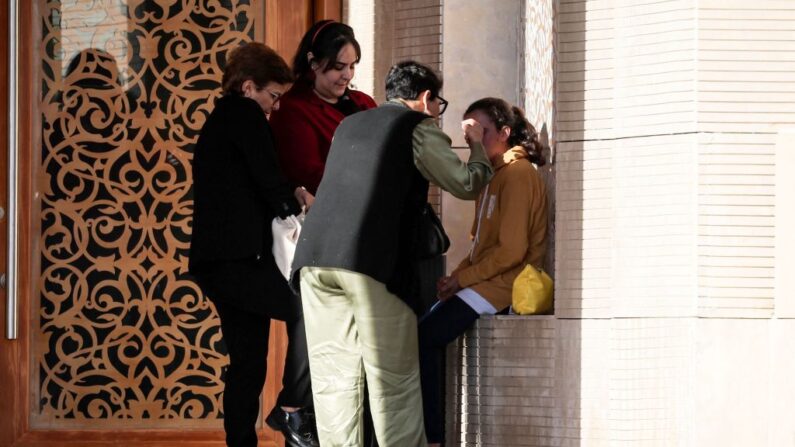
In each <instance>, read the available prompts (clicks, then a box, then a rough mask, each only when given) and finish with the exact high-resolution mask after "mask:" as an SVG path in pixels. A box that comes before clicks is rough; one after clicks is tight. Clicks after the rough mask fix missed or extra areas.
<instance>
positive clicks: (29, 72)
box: [0, 0, 342, 447]
mask: <svg viewBox="0 0 795 447" xmlns="http://www.w3.org/2000/svg"><path fill="white" fill-rule="evenodd" d="M11 1H18V0H0V23H3V24H6V23H8V12H9V4H10V3H9V2H11ZM261 1H262V2H263V4H262V6H263V7H262V8H261V9H260V14H261V16H263V15H264V17H265V19H264V20H263V21H262V23H264V28H265V30H263V29H262V28H261V27H260V28H258V30H257V31H256V32H255V35H256V38H257V40H260V41H262V40H264V41H265V42H266V43H268V44H269V45H271V46H272V47H274V49H276V50H277V51H278V52H279V53H280V54H281V55H282V56H283V57H284V58H285V59H286V60H287V61H288V62H290V61H291V59H292V55H293V53H294V51H295V48H296V46H297V43H298V41H299V40H300V35H298V33H296V32H295V30H301V31H300V34H303V32H304V31H303V30H306V29H307V28H308V27H309V26H311V24H312V23H313V22H314V21H316V20H321V19H325V18H329V19H334V20H340V19H341V16H342V0H304V1H303V6H302V7H300V8H296V4H295V3H294V1H293V0H286V1H285V0H261ZM302 8H304V9H302ZM18 10H19V25H18V36H19V39H20V44H19V53H18V56H19V63H18V70H19V71H18V72H19V75H18V78H19V80H20V83H19V86H18V96H19V98H20V107H19V112H18V117H17V122H18V126H19V127H18V128H19V129H28V130H27V131H20V132H19V148H20V149H19V171H18V175H19V177H18V184H17V185H18V186H17V188H18V191H19V192H20V200H19V206H18V217H19V239H18V240H19V241H21V242H23V243H20V244H19V247H20V248H21V250H20V253H19V265H20V266H31V265H34V264H33V261H34V260H33V259H32V257H33V253H32V252H31V250H30V249H29V248H28V247H30V246H31V245H32V244H31V243H30V242H31V241H32V240H33V239H32V238H33V237H34V234H35V233H34V230H36V229H38V228H39V223H38V222H37V221H34V220H35V219H34V214H33V213H32V210H33V207H34V205H35V204H36V203H37V199H36V198H35V197H33V195H32V191H33V190H34V189H33V185H34V179H33V176H32V172H33V170H32V164H33V160H34V159H35V157H34V152H33V151H34V149H35V147H36V146H35V145H34V141H35V138H36V135H37V134H36V133H35V131H33V130H32V129H35V127H34V125H35V124H38V121H39V119H38V118H37V116H36V110H37V107H36V106H35V104H36V101H35V100H34V99H35V98H34V96H33V95H34V93H35V85H34V84H35V81H31V80H32V79H37V76H34V75H35V73H34V67H35V60H34V56H35V53H34V48H38V45H37V41H36V39H35V37H36V35H35V34H34V31H35V30H36V27H35V26H34V24H35V21H34V19H35V18H34V17H33V14H34V2H33V1H18ZM299 14H306V15H305V16H304V17H311V18H312V20H304V21H301V20H298V19H296V17H300V15H299ZM290 23H292V24H293V26H286V24H290ZM277 24H278V26H276V25H277ZM295 25H298V26H295ZM288 29H289V30H292V31H293V32H292V35H291V34H290V33H288V32H287V30H288ZM269 30H273V31H270V33H269ZM8 54H9V47H8V39H6V41H5V43H3V44H0V108H2V110H0V127H1V128H0V144H2V148H0V172H2V175H0V206H2V207H3V208H5V209H7V204H8V202H7V179H6V175H7V174H6V173H7V155H8V152H7V151H8V110H9V109H8V82H9V79H8V72H9V67H8V65H9V64H8ZM6 223H7V219H6V218H3V219H0V253H3V254H4V253H5V251H6V236H5V235H6ZM5 264H6V257H5V256H4V255H0V271H6V265H5ZM19 272H20V274H19V278H18V293H19V299H18V312H19V324H18V327H19V333H18V338H17V339H16V340H7V339H6V338H5V324H4V323H5V312H6V306H5V300H6V291H5V289H2V290H0V299H1V300H2V303H0V321H2V322H3V333H2V338H0V447H6V446H14V447H33V446H37V447H50V446H51V447H55V446H74V447H77V446H86V445H90V446H105V445H107V446H111V445H112V446H118V445H120V444H119V443H120V442H122V443H125V444H127V445H131V444H134V445H140V446H144V445H145V446H159V445H163V446H165V445H173V444H174V443H179V444H180V445H181V446H184V447H190V446H197V447H198V446H222V445H224V441H223V440H224V434H223V432H222V431H218V430H215V431H207V430H192V431H185V430H183V431H179V430H173V431H167V430H125V431H124V432H108V431H100V430H96V431H89V430H84V431H74V430H72V431H65V430H57V431H55V430H53V431H47V430H31V428H30V422H29V415H30V411H31V402H30V396H32V393H31V388H30V387H31V384H30V379H29V377H30V372H31V366H30V362H31V340H30V337H31V328H32V327H35V325H34V324H33V323H34V321H33V316H32V309H31V303H32V302H33V299H34V296H33V290H34V288H33V285H34V281H33V278H32V277H31V276H30V273H31V269H29V268H20V269H19ZM274 326H275V328H274V329H272V335H273V336H272V339H271V340H272V343H271V347H272V351H271V352H273V354H272V355H270V356H269V358H268V372H269V374H268V384H266V389H265V391H264V393H265V396H266V400H270V399H268V397H269V395H270V396H272V398H273V399H275V396H276V395H277V393H278V390H279V389H280V388H281V368H280V367H279V366H281V365H283V363H284V360H283V358H284V354H285V352H286V343H287V337H286V335H285V333H284V325H283V324H282V325H274ZM263 410H264V411H263V412H265V411H267V410H268V408H267V407H264V408H263ZM264 416H265V414H263V415H262V417H263V418H264ZM263 427H264V429H263V430H262V432H261V433H260V439H261V441H262V442H261V444H262V445H265V446H283V439H282V437H281V435H277V434H275V433H274V432H272V431H271V430H270V429H269V428H268V427H267V425H266V424H264V423H263Z"/></svg>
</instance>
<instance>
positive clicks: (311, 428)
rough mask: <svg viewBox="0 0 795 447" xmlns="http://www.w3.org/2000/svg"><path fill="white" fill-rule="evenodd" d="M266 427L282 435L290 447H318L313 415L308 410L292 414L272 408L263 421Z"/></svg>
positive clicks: (278, 407) (277, 407) (278, 408)
mask: <svg viewBox="0 0 795 447" xmlns="http://www.w3.org/2000/svg"><path fill="white" fill-rule="evenodd" d="M265 422H266V423H267V424H268V426H269V427H270V428H272V429H274V430H276V431H280V432H282V434H284V442H285V444H287V445H288V446H290V447H319V446H320V443H319V442H318V440H317V426H316V425H315V414H314V413H313V412H312V410H310V409H308V408H302V409H300V410H296V411H293V412H287V411H284V410H282V408H281V407H280V406H278V405H277V406H275V407H273V410H271V413H270V414H269V415H268V417H267V418H266V419H265Z"/></svg>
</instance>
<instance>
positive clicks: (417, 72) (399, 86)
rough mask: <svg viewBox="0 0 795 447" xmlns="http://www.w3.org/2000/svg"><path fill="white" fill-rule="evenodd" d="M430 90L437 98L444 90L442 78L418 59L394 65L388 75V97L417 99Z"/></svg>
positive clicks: (388, 98)
mask: <svg viewBox="0 0 795 447" xmlns="http://www.w3.org/2000/svg"><path fill="white" fill-rule="evenodd" d="M425 90H428V91H430V92H431V98H430V99H435V98H436V97H437V96H439V92H440V91H441V90H442V78H440V77H439V76H438V75H437V74H436V73H435V72H434V71H433V70H432V69H431V68H430V67H428V66H426V65H422V64H421V63H419V62H416V61H411V60H409V61H403V62H399V63H397V64H395V65H393V66H392V68H390V69H389V73H388V74H387V75H386V99H387V100H390V99H396V98H400V99H417V98H419V96H420V93H422V92H424V91H425Z"/></svg>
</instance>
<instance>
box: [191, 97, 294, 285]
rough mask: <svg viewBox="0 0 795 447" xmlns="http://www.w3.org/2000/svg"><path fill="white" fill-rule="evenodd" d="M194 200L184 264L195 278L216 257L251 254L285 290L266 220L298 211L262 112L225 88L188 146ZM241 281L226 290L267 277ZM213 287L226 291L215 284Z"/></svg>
mask: <svg viewBox="0 0 795 447" xmlns="http://www.w3.org/2000/svg"><path fill="white" fill-rule="evenodd" d="M193 200H194V203H193V233H192V235H191V246H190V260H189V263H188V265H189V270H190V272H191V273H192V274H194V275H195V276H197V278H198V279H199V284H200V285H202V279H203V278H207V277H208V276H209V275H211V274H213V273H214V272H216V271H219V270H220V269H219V268H217V264H218V263H223V262H225V263H230V262H241V261H244V262H245V261H247V260H255V259H258V260H260V262H265V264H263V266H261V267H262V268H264V270H265V272H266V275H265V276H267V277H268V278H267V281H268V282H273V281H278V280H279V278H281V282H282V283H284V284H281V285H279V284H277V286H278V287H277V288H278V289H279V290H280V292H279V295H284V290H287V284H286V282H285V281H284V278H283V277H281V276H280V275H279V274H278V270H277V269H276V266H275V262H273V255H272V254H271V253H272V252H271V246H272V244H273V236H272V234H271V221H272V220H273V218H274V217H275V216H281V217H285V216H287V215H290V214H297V213H298V212H300V206H299V205H298V202H297V201H296V199H295V197H294V195H293V191H292V188H291V187H290V186H289V185H288V183H287V181H286V180H285V179H284V177H283V176H282V174H281V172H280V169H279V164H278V161H277V155H276V151H275V148H274V143H273V138H272V136H271V130H270V126H269V125H268V120H267V118H266V116H265V114H264V113H263V112H262V109H260V107H259V105H258V104H257V103H256V101H254V100H252V99H249V98H244V97H240V96H225V97H223V98H221V99H219V100H218V101H217V102H216V104H215V109H214V110H213V112H212V113H211V114H210V116H209V117H208V118H207V122H206V123H205V124H204V127H203V128H202V131H201V134H200V136H199V140H198V142H197V144H196V148H195V150H194V153H193ZM254 270H256V269H255V268H253V270H252V271H254ZM255 276H256V275H255ZM238 280H239V281H242V282H244V283H246V282H249V281H259V279H257V278H248V279H247V278H238ZM222 282H228V281H227V280H223V281H222ZM243 286H244V287H243V288H241V287H240V285H237V286H236V288H235V289H234V290H235V292H234V293H232V292H231V291H230V292H229V293H228V294H229V295H232V294H247V293H250V294H252V295H253V294H261V293H263V290H267V288H268V287H266V286H267V285H266V284H259V285H257V287H253V286H252V287H245V284H243ZM281 286H283V287H281ZM202 287H203V288H204V286H202ZM282 289H284V290H282ZM247 291H248V292H247ZM205 292H207V291H206V290H205ZM216 294H217V295H227V293H225V292H224V291H222V290H219V291H217V293H216ZM208 295H210V297H211V298H213V299H219V298H222V297H221V296H215V297H214V296H212V294H210V293H208ZM223 298H224V299H226V298H227V297H223ZM232 298H234V299H236V300H238V299H246V300H248V299H259V300H263V299H264V297H245V298H243V297H229V299H232Z"/></svg>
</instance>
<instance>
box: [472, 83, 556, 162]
mask: <svg viewBox="0 0 795 447" xmlns="http://www.w3.org/2000/svg"><path fill="white" fill-rule="evenodd" d="M475 110H480V111H481V112H483V113H485V114H486V116H488V117H489V119H490V120H491V122H493V123H494V126H495V127H496V128H497V129H498V130H499V129H502V128H503V127H504V126H508V127H509V128H510V129H511V136H510V137H508V144H509V145H511V146H512V147H513V146H521V147H522V148H524V150H525V152H527V155H528V159H529V160H530V161H531V162H532V163H535V164H536V165H537V166H543V165H544V164H546V160H545V159H544V155H543V153H544V147H543V146H542V145H541V142H540V141H538V132H536V130H535V128H534V127H533V125H532V124H530V122H529V121H527V118H525V116H524V112H523V111H522V109H520V108H519V107H516V106H511V105H510V104H508V103H507V102H506V101H505V100H502V99H499V98H483V99H479V100H477V101H475V102H473V103H472V104H470V105H469V107H467V110H466V112H464V115H466V114H469V113H472V112H474V111H475Z"/></svg>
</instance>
